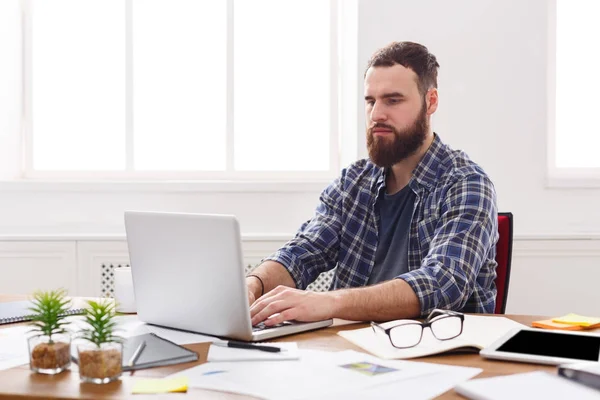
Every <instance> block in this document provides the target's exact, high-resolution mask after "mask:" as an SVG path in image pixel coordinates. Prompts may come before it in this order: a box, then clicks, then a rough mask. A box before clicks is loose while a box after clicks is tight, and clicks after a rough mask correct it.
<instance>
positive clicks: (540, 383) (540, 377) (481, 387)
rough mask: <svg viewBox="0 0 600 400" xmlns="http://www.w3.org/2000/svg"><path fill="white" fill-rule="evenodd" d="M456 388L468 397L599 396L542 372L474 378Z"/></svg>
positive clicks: (592, 399)
mask: <svg viewBox="0 0 600 400" xmlns="http://www.w3.org/2000/svg"><path fill="white" fill-rule="evenodd" d="M455 390H456V391H457V392H458V393H459V394H461V395H463V396H465V397H467V398H469V399H487V400H501V399H502V400H504V399H577V400H599V399H600V392H599V391H597V390H594V389H591V388H588V387H587V386H584V385H581V384H579V383H576V382H573V381H570V380H568V379H566V378H561V377H560V376H558V375H553V374H549V373H547V372H542V371H535V372H527V373H524V374H514V375H505V376H496V377H493V378H484V379H473V380H470V381H468V382H464V383H461V384H459V385H458V386H457V387H456V388H455Z"/></svg>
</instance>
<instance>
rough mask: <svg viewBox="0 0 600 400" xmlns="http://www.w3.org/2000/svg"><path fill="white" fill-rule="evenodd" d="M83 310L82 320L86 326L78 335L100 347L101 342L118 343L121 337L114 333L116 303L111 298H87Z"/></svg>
mask: <svg viewBox="0 0 600 400" xmlns="http://www.w3.org/2000/svg"><path fill="white" fill-rule="evenodd" d="M87 304H88V306H89V307H87V308H86V309H85V311H84V320H85V322H86V323H87V325H88V328H85V329H82V330H81V332H80V337H81V338H83V339H85V340H87V341H88V342H91V343H94V344H95V345H96V346H98V347H100V345H101V344H102V343H113V342H117V343H120V342H122V341H123V337H121V336H120V335H117V334H116V331H117V330H116V329H115V328H116V326H117V323H116V321H115V319H114V317H115V316H116V315H117V313H116V312H115V308H116V304H115V302H114V301H112V300H108V299H103V300H100V301H93V300H88V301H87Z"/></svg>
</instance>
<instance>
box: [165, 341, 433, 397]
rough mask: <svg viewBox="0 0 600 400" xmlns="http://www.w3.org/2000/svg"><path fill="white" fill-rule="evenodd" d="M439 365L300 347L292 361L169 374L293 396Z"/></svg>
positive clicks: (342, 389) (216, 386)
mask: <svg viewBox="0 0 600 400" xmlns="http://www.w3.org/2000/svg"><path fill="white" fill-rule="evenodd" d="M439 370H440V367H438V366H436V365H435V364H425V363H411V362H407V361H386V360H381V359H378V358H376V357H373V356H370V355H368V354H364V353H359V352H355V351H352V350H348V351H342V352H337V353H336V352H323V351H317V350H300V360H298V361H281V362H272V361H249V362H219V363H206V364H202V365H200V366H197V367H194V368H190V369H187V370H184V371H181V372H179V373H176V374H174V375H171V376H170V377H176V376H187V377H189V379H190V381H189V385H190V387H198V388H203V389H211V390H219V391H224V392H233V393H240V394H247V395H250V396H255V397H259V398H263V399H296V400H297V399H313V398H315V397H320V396H328V395H330V394H331V395H337V394H342V393H352V392H353V391H357V390H362V389H367V388H369V387H372V386H378V385H381V384H385V383H390V382H398V381H403V380H406V379H410V378H414V377H417V376H423V375H428V374H433V373H436V372H438V371H439ZM300 382H301V384H299V383H300Z"/></svg>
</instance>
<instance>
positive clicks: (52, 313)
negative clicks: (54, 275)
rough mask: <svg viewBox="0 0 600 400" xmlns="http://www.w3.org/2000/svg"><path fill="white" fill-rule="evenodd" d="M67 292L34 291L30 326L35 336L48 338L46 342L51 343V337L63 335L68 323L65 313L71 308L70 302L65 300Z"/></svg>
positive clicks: (59, 290) (62, 290) (30, 308)
mask: <svg viewBox="0 0 600 400" xmlns="http://www.w3.org/2000/svg"><path fill="white" fill-rule="evenodd" d="M66 297H67V291H66V290H64V289H58V290H50V291H46V292H44V291H36V292H34V294H33V299H32V300H31V302H32V304H33V305H32V306H31V307H29V311H31V313H32V315H31V321H32V322H31V325H33V326H34V328H33V329H32V330H31V332H35V333H36V335H35V336H48V338H49V339H48V342H49V343H53V342H52V335H55V334H58V333H65V332H66V330H65V326H66V325H68V324H69V322H67V321H65V317H66V316H67V312H68V311H69V309H70V308H71V301H70V300H69V299H67V298H66Z"/></svg>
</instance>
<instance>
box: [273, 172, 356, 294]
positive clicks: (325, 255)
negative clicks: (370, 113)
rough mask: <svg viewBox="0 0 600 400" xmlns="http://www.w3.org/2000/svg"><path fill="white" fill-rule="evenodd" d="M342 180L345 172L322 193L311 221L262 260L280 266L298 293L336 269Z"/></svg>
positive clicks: (340, 225)
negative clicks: (322, 274) (285, 270)
mask: <svg viewBox="0 0 600 400" xmlns="http://www.w3.org/2000/svg"><path fill="white" fill-rule="evenodd" d="M343 176H344V172H342V177H341V178H338V179H336V180H335V181H334V182H333V183H331V184H330V185H329V186H328V187H327V188H326V189H325V190H324V191H323V192H322V193H321V196H320V199H319V201H320V202H319V205H318V206H317V209H316V211H315V215H314V217H313V218H312V219H310V220H309V221H307V222H305V223H304V224H303V225H302V226H301V227H300V229H299V230H298V232H297V233H296V236H295V237H294V238H293V239H292V240H290V241H289V242H288V243H286V244H285V245H284V246H283V247H282V248H280V249H279V250H277V251H276V252H275V253H274V254H272V255H270V256H269V257H266V258H265V259H263V261H266V260H273V261H277V262H279V263H280V264H282V265H283V266H284V267H285V268H286V269H287V270H288V272H289V273H290V275H291V276H292V279H293V280H294V282H295V283H296V287H297V288H298V289H306V287H307V286H308V285H309V284H311V283H312V282H313V281H314V280H315V279H316V278H317V277H318V276H319V274H320V273H322V272H325V271H328V270H330V269H332V268H334V267H335V266H336V263H337V259H338V252H339V242H340V232H341V229H342V188H341V182H342V179H343Z"/></svg>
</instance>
